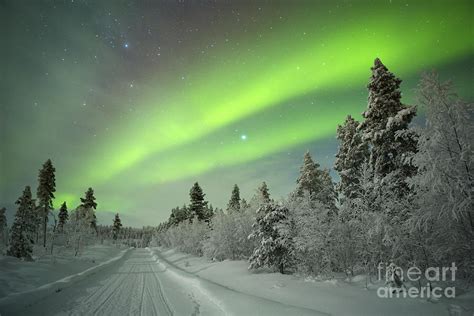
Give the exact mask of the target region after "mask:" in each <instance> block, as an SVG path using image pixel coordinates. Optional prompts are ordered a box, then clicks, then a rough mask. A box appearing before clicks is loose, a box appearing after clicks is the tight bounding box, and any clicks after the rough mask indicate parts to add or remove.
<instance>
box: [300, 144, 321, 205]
mask: <svg viewBox="0 0 474 316" xmlns="http://www.w3.org/2000/svg"><path fill="white" fill-rule="evenodd" d="M320 173H321V171H320V170H319V164H318V163H317V162H315V161H314V160H313V158H312V157H311V154H310V153H309V151H307V152H306V153H305V154H304V158H303V165H302V166H301V168H300V176H299V177H298V179H297V180H296V184H297V189H296V191H297V192H298V194H300V195H303V194H304V192H308V193H309V195H310V196H312V195H313V194H315V193H317V192H319V191H321V186H322V184H321V181H320V177H319V176H320Z"/></svg>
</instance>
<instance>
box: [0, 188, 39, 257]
mask: <svg viewBox="0 0 474 316" xmlns="http://www.w3.org/2000/svg"><path fill="white" fill-rule="evenodd" d="M15 203H16V204H17V205H18V209H17V211H16V213H15V219H14V221H13V225H12V228H11V233H10V242H9V247H8V250H7V255H9V256H13V257H17V258H25V259H31V253H32V251H33V248H32V244H33V235H34V232H35V224H36V221H33V220H32V217H34V216H35V214H34V210H35V201H34V200H33V199H32V196H31V189H30V187H29V186H26V187H25V190H24V191H23V194H22V196H21V197H20V198H19V199H18V200H17V201H16V202H15Z"/></svg>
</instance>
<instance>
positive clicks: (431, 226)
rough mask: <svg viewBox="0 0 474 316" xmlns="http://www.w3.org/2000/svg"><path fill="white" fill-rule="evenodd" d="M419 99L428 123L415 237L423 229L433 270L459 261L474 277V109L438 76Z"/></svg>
mask: <svg viewBox="0 0 474 316" xmlns="http://www.w3.org/2000/svg"><path fill="white" fill-rule="evenodd" d="M418 94H419V102H420V104H421V105H422V106H423V107H424V108H425V110H426V116H427V117H426V126H425V127H424V128H423V129H422V131H421V135H420V141H419V150H418V153H417V154H416V155H415V158H414V163H415V165H416V166H417V167H418V170H419V172H418V174H417V175H416V176H415V177H414V178H413V179H412V180H413V181H412V182H411V183H412V184H413V185H414V187H415V188H416V191H417V205H418V206H419V207H418V208H417V209H416V210H415V211H414V214H413V217H412V232H417V231H418V230H419V229H421V230H422V232H423V234H424V236H425V238H426V239H427V240H429V244H428V247H427V248H423V250H425V251H427V252H428V255H426V260H430V261H432V262H428V263H427V264H428V265H443V264H447V263H450V262H452V261H455V262H456V264H457V266H458V268H459V270H460V272H461V273H464V275H465V276H466V277H474V274H473V269H472V267H473V266H474V191H473V188H474V153H473V150H474V138H473V135H474V104H473V103H466V102H464V101H463V100H461V99H460V98H459V97H458V96H456V94H455V93H454V92H453V87H452V85H451V84H450V83H449V82H440V80H439V78H438V76H437V75H436V74H435V73H428V74H424V75H423V77H422V79H421V81H420V83H419V86H418Z"/></svg>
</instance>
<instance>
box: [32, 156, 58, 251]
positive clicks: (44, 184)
mask: <svg viewBox="0 0 474 316" xmlns="http://www.w3.org/2000/svg"><path fill="white" fill-rule="evenodd" d="M55 171H56V169H55V168H54V167H53V163H52V162H51V159H48V160H46V162H45V163H44V164H43V167H42V168H41V169H40V171H39V175H38V189H37V191H36V195H37V197H38V207H39V209H40V210H41V212H42V214H41V219H42V226H43V247H46V228H47V225H48V216H49V213H50V211H51V210H52V209H53V199H54V192H56V178H55V175H54V173H55Z"/></svg>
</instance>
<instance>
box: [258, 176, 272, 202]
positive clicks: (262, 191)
mask: <svg viewBox="0 0 474 316" xmlns="http://www.w3.org/2000/svg"><path fill="white" fill-rule="evenodd" d="M258 193H259V195H260V197H261V201H262V202H263V203H264V204H266V203H270V202H271V199H270V192H269V190H268V186H267V183H266V182H265V181H263V182H262V184H261V185H260V187H258Z"/></svg>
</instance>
